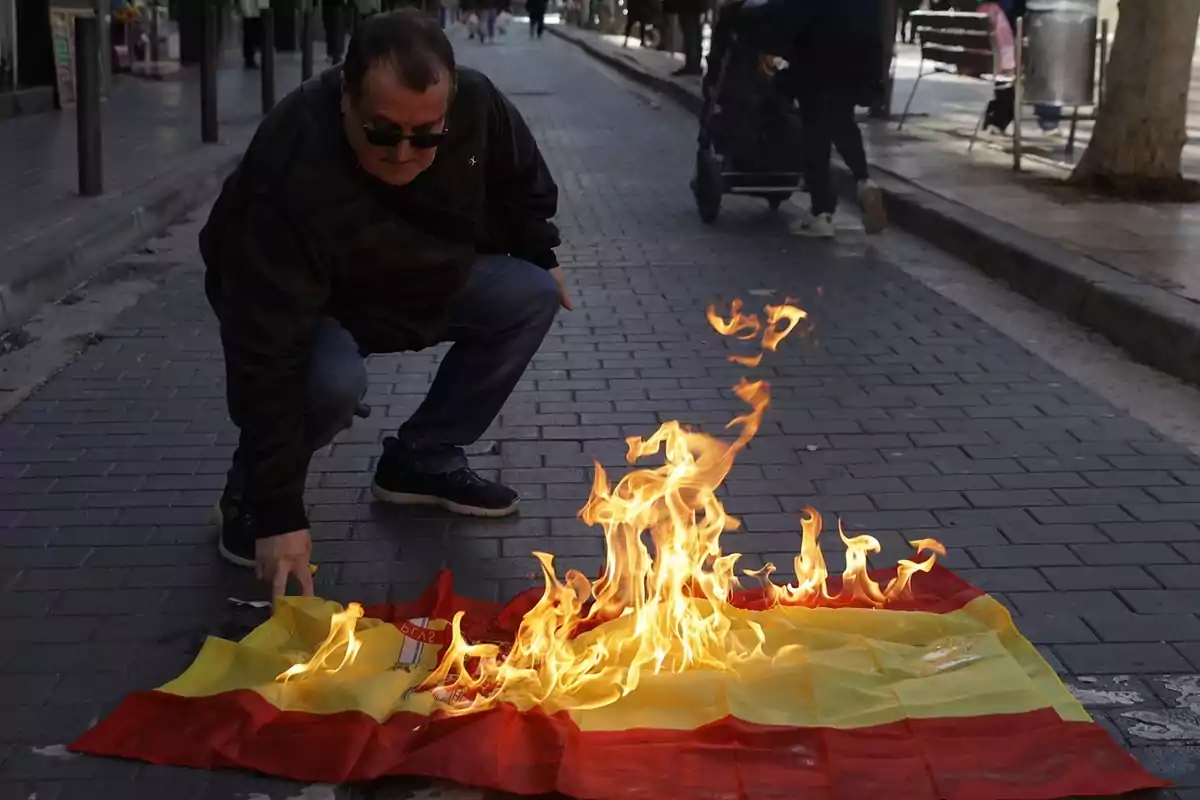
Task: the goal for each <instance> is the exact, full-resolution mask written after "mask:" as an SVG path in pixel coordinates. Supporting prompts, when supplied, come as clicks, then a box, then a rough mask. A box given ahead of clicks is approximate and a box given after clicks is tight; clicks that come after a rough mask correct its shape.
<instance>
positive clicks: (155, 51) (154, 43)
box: [150, 0, 162, 64]
mask: <svg viewBox="0 0 1200 800" xmlns="http://www.w3.org/2000/svg"><path fill="white" fill-rule="evenodd" d="M161 55H162V54H161V53H160V52H159V46H158V0H154V1H153V2H152V3H150V61H152V62H153V63H154V64H158V60H159V56H161Z"/></svg>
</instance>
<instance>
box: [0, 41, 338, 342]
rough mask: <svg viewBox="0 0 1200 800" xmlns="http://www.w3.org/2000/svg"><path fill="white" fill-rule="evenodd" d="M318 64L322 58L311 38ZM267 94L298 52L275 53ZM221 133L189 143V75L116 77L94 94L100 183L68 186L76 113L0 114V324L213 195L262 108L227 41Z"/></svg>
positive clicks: (196, 128)
mask: <svg viewBox="0 0 1200 800" xmlns="http://www.w3.org/2000/svg"><path fill="white" fill-rule="evenodd" d="M316 57H317V64H318V65H321V64H322V63H323V61H322V60H321V59H323V57H324V56H323V52H322V50H321V48H318V52H317V54H316ZM275 79H276V97H277V98H282V97H283V96H284V95H285V94H286V93H287V92H288V91H290V90H291V89H292V88H293V87H294V86H296V85H297V84H298V83H299V81H300V57H299V54H298V53H279V54H277V55H276V75H275ZM217 85H218V89H217V91H218V118H219V120H220V125H221V130H220V136H221V140H220V143H218V144H214V145H203V144H201V142H200V75H199V71H198V69H188V70H185V71H184V72H182V73H181V74H180V75H179V76H178V77H177V78H176V79H173V80H168V81H152V80H145V79H140V78H134V77H131V76H121V77H119V78H118V79H117V80H116V81H115V82H114V86H113V91H112V94H111V96H110V98H109V99H108V100H107V101H106V102H105V103H104V104H103V107H102V108H103V126H104V132H103V138H104V168H103V172H104V189H105V193H104V195H102V196H101V197H96V198H81V197H79V195H78V194H77V178H76V175H77V172H76V170H77V162H76V151H75V147H76V143H75V114H74V112H73V111H62V112H52V113H46V114H37V115H32V116H27V117H17V118H14V119H11V120H6V121H5V122H3V123H0V330H3V329H6V328H9V327H12V326H13V325H14V324H18V323H20V322H21V321H23V319H24V318H25V317H26V316H27V315H28V314H29V313H31V312H32V310H33V309H35V308H36V307H37V305H38V304H39V303H41V302H44V301H46V300H49V299H53V298H55V297H57V296H59V295H61V294H63V293H65V292H66V291H67V290H69V289H70V288H71V287H72V286H73V285H75V284H77V283H78V282H80V281H82V280H86V279H87V278H89V277H91V276H92V275H93V274H94V273H95V271H96V270H97V269H98V268H99V267H101V266H102V265H103V264H104V263H106V262H107V261H109V260H111V259H112V258H114V257H115V256H116V255H118V254H120V253H122V252H124V251H126V250H128V249H130V248H131V247H133V246H135V245H136V244H138V243H139V242H141V241H143V240H145V239H147V238H149V237H151V236H153V235H155V234H156V233H158V232H159V231H161V230H162V229H163V228H165V227H166V225H168V224H169V223H171V222H172V221H174V220H176V219H178V218H179V216H180V215H181V214H182V213H184V212H186V211H187V210H189V209H191V208H192V207H194V206H195V205H196V204H197V203H199V202H202V201H203V200H204V199H206V198H207V197H208V196H210V195H211V194H213V193H214V192H215V191H216V189H217V188H218V187H219V185H220V182H221V181H222V180H224V177H225V175H226V174H228V172H229V171H230V170H232V169H233V167H234V166H235V165H236V163H237V159H238V158H239V157H240V155H241V153H242V151H243V150H244V149H245V146H246V144H247V143H248V142H249V140H250V137H251V136H252V135H253V133H254V129H255V127H256V126H257V124H258V121H259V119H260V118H261V115H260V109H261V101H260V86H261V84H260V73H258V72H246V71H244V70H242V69H241V67H240V66H239V65H238V62H237V59H236V58H234V54H233V53H232V52H230V53H226V58H225V61H224V63H223V68H222V69H221V70H220V71H219V73H218V78H217Z"/></svg>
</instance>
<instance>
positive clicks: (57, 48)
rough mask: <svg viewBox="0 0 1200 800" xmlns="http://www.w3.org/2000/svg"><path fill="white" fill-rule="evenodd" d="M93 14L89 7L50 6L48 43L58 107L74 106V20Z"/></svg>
mask: <svg viewBox="0 0 1200 800" xmlns="http://www.w3.org/2000/svg"><path fill="white" fill-rule="evenodd" d="M94 16H95V12H93V11H91V10H90V9H80V8H61V7H58V6H51V7H50V44H51V48H52V51H53V54H54V75H55V88H56V89H57V91H58V107H59V108H73V107H74V106H75V66H76V65H75V20H76V19H77V18H79V17H94ZM101 58H103V55H102V56H101Z"/></svg>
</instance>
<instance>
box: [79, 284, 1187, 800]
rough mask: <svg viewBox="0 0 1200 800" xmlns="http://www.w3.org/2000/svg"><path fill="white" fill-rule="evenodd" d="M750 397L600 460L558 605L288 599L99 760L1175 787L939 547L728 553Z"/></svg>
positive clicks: (440, 772)
mask: <svg viewBox="0 0 1200 800" xmlns="http://www.w3.org/2000/svg"><path fill="white" fill-rule="evenodd" d="M732 312H733V313H732V318H731V319H730V320H728V321H727V320H725V319H723V318H722V317H720V316H719V315H718V314H717V313H716V311H715V309H710V310H709V319H710V321H711V322H712V324H713V327H714V328H716V329H717V330H718V331H719V332H721V333H723V334H726V335H732V336H736V337H738V338H740V339H746V340H753V339H761V345H762V348H761V352H760V353H759V354H758V355H757V356H752V357H745V356H735V357H734V359H735V360H737V361H738V363H745V364H754V365H756V364H757V363H759V360H761V358H762V354H763V353H764V352H773V351H774V350H775V349H776V347H777V346H778V344H779V342H780V341H781V340H782V339H783V338H784V337H785V336H786V335H787V334H788V333H790V332H791V331H792V330H793V329H795V327H796V326H797V324H798V323H799V322H800V321H801V320H802V319H803V318H804V316H805V315H804V312H803V311H801V310H800V309H798V308H795V307H794V306H790V305H786V304H785V305H783V306H769V307H768V308H767V315H766V324H765V325H764V324H762V323H760V322H759V320H758V319H757V317H756V316H754V315H745V314H742V312H741V309H740V305H735V306H734V307H733V309H732ZM735 392H736V394H737V396H738V397H739V398H740V399H741V400H742V401H744V402H745V403H746V404H747V406H748V409H749V410H748V411H747V412H746V413H745V414H743V415H742V416H739V417H737V418H736V419H734V420H733V421H732V422H731V423H730V427H731V428H734V429H736V436H735V438H734V439H733V440H732V441H729V442H726V441H723V440H720V439H717V438H714V437H711V436H708V435H705V434H703V433H700V432H697V431H690V430H687V429H685V428H684V427H683V426H681V425H680V424H679V423H677V422H668V423H666V424H664V425H663V426H662V427H661V428H659V430H658V431H657V432H656V433H655V434H654V435H653V436H651V437H650V438H648V439H642V438H641V437H631V438H630V439H629V440H628V446H629V453H628V460H629V462H630V463H631V464H634V463H636V462H637V461H638V460H639V459H642V458H645V457H648V456H655V455H659V454H661V456H662V458H663V464H662V465H661V466H658V467H653V468H641V469H635V470H632V471H630V472H629V473H627V474H626V475H625V476H624V477H622V478H621V480H620V481H618V482H617V483H615V484H612V483H611V482H610V481H609V478H608V476H607V475H606V474H605V472H604V470H603V469H602V468H601V467H600V466H599V465H597V466H596V474H595V480H594V483H593V486H592V493H591V497H590V498H589V500H588V502H587V504H586V505H585V506H584V508H583V510H582V511H581V512H580V516H581V517H582V518H583V519H584V520H585V521H586V522H588V523H590V524H593V525H597V526H599V527H600V528H602V529H603V531H604V537H605V543H606V545H607V557H606V561H605V565H604V569H603V572H602V573H601V574H600V576H599V577H598V578H595V579H591V578H589V577H588V576H585V575H583V574H582V573H580V572H577V571H573V570H572V571H568V572H567V573H566V574H565V575H563V576H562V577H561V578H560V577H559V576H558V574H557V572H556V570H555V568H554V559H553V556H552V555H550V554H547V553H536V554H535V555H536V556H537V558H538V560H539V561H540V563H541V566H542V572H543V577H544V588H543V589H542V590H540V591H532V592H529V593H526V594H525V595H522V596H519V597H517V598H515V599H514V600H513V601H512V602H510V603H509V604H508V605H506V606H503V607H501V606H497V605H493V604H488V603H480V602H475V601H471V600H469V599H466V598H463V597H460V596H458V595H457V594H455V592H454V590H453V585H452V581H451V577H450V576H449V574H445V573H443V574H442V575H441V576H439V577H438V579H437V580H436V581H435V583H434V584H433V585H432V586H431V588H430V589H429V590H428V591H427V592H426V593H425V595H424V596H423V597H422V598H421V599H420V600H418V601H416V602H415V603H409V604H401V605H395V606H386V607H378V608H372V609H363V608H362V607H361V606H360V605H358V604H356V603H351V604H350V605H349V606H347V607H346V608H342V607H341V606H339V605H337V604H336V603H331V602H328V601H322V600H314V599H300V598H284V599H282V600H281V601H280V602H279V603H278V604H277V605H276V608H275V611H274V613H273V615H272V617H271V619H270V620H268V621H267V622H266V623H265V624H263V625H262V626H260V627H259V628H258V629H256V630H255V631H253V632H252V633H251V634H250V635H249V636H247V637H246V638H245V639H243V640H242V641H241V642H237V643H234V642H229V641H225V640H222V639H216V638H210V639H209V640H208V641H207V643H206V644H205V646H204V648H203V649H202V650H201V652H200V654H199V655H198V656H197V658H196V661H195V662H194V663H193V665H192V666H191V667H190V668H189V669H188V670H187V671H186V672H185V673H184V674H183V675H181V676H180V677H179V678H177V679H176V680H174V681H172V682H170V683H168V684H167V685H165V686H163V687H161V688H160V689H159V690H157V691H154V692H147V693H141V694H136V695H133V696H131V697H130V698H127V699H126V700H125V702H124V703H123V704H122V705H121V706H120V707H119V708H118V709H117V710H116V712H114V713H113V714H112V715H111V716H110V717H108V718H107V719H106V720H104V721H103V722H102V723H101V724H100V725H98V726H97V727H95V728H93V729H92V730H90V731H88V732H87V733H86V734H85V735H84V736H83V737H82V738H81V739H80V740H79V741H78V742H76V743H75V744H74V745H73V746H72V747H73V749H74V750H76V751H78V752H86V753H93V754H98V755H113V756H122V757H127V758H138V759H143V760H146V761H151V762H154V763H163V764H178V765H185V766H193V767H201V768H209V769H211V768H218V767H246V768H250V769H256V770H259V771H261V772H266V773H269V774H273V775H278V776H281V777H287V778H292V779H296V780H307V781H319V782H327V783H338V782H345V781H361V780H369V779H371V778H376V777H380V776H384V775H425V776H429V777H435V778H444V779H450V780H455V781H459V782H461V783H465V784H471V785H475V786H481V787H486V788H492V789H498V790H502V791H508V792H514V793H517V794H540V793H549V792H560V793H562V794H565V795H568V796H571V797H576V798H582V799H584V800H608V799H609V798H617V797H646V798H650V797H677V798H681V800H693V799H694V800H700V799H701V798H729V800H768V799H769V798H782V797H789V798H791V797H805V798H820V799H822V800H824V799H826V798H827V799H828V800H841V799H842V798H858V797H870V796H876V795H879V796H885V795H886V796H888V797H894V798H914V800H918V799H919V800H926V799H928V800H936V799H937V798H946V800H960V799H961V800H989V798H993V799H994V800H1002V799H1008V798H1026V799H1027V800H1038V799H1039V798H1046V799H1047V800H1049V798H1059V797H1066V796H1072V795H1075V796H1078V795H1111V794H1114V793H1120V792H1125V791H1130V790H1134V789H1140V788H1146V787H1152V786H1161V785H1163V783H1162V782H1161V781H1159V780H1157V779H1155V778H1154V777H1152V776H1150V775H1148V774H1146V773H1145V772H1143V771H1142V770H1141V769H1140V768H1139V767H1138V766H1137V764H1136V762H1135V761H1134V760H1133V759H1132V758H1131V757H1130V756H1129V755H1127V754H1126V753H1124V752H1123V751H1122V750H1121V749H1120V748H1119V747H1118V746H1117V745H1115V744H1114V743H1113V742H1112V741H1111V740H1110V739H1109V738H1108V735H1107V733H1106V732H1105V731H1104V730H1103V729H1102V728H1100V727H1098V726H1096V725H1094V724H1092V722H1091V720H1090V719H1089V717H1088V715H1087V713H1086V712H1085V711H1084V710H1083V708H1082V707H1081V706H1080V705H1079V704H1078V703H1077V702H1076V701H1075V699H1074V698H1073V697H1072V696H1071V694H1070V693H1069V692H1068V691H1067V690H1066V689H1065V688H1064V687H1063V686H1062V684H1061V683H1060V682H1059V681H1058V679H1057V677H1056V676H1055V674H1054V672H1053V670H1051V669H1050V667H1049V666H1048V665H1047V664H1046V663H1045V661H1044V660H1042V658H1041V657H1040V656H1039V655H1038V653H1037V651H1036V650H1035V649H1034V647H1033V646H1032V645H1031V644H1030V643H1029V642H1027V641H1026V640H1025V639H1023V638H1022V637H1021V636H1020V634H1019V633H1018V632H1017V630H1016V629H1015V627H1014V626H1013V624H1012V620H1011V618H1010V617H1009V615H1008V613H1007V611H1006V610H1005V609H1004V607H1003V606H1001V605H1000V604H999V603H997V602H996V601H995V600H993V599H992V598H990V597H988V596H986V595H984V594H983V593H981V592H979V591H978V590H976V589H973V588H972V587H970V586H969V585H967V584H966V583H964V582H963V581H961V580H960V579H958V578H957V577H955V576H954V575H953V574H951V573H950V572H949V571H947V570H946V569H944V568H942V567H940V566H937V565H936V563H935V561H936V557H937V555H938V554H944V552H945V551H944V549H943V548H942V546H941V545H940V544H939V543H938V542H936V541H934V540H931V539H924V540H918V541H915V542H913V543H912V545H913V547H914V549H915V550H916V552H917V558H918V559H919V560H902V561H901V562H899V564H898V565H897V566H896V567H895V568H894V569H891V570H887V571H882V572H875V573H872V572H869V571H868V569H867V559H868V556H870V555H871V554H873V553H877V552H879V550H880V546H879V542H878V541H877V540H875V539H874V538H873V537H871V536H869V535H860V536H855V537H852V538H851V537H848V536H846V535H845V534H844V533H842V531H841V529H840V527H839V529H838V535H839V536H840V538H841V542H842V545H843V546H844V547H845V549H846V568H845V570H844V571H843V573H842V575H841V576H835V577H831V576H830V575H829V574H828V570H827V568H826V564H825V560H824V556H823V554H822V551H821V548H820V546H819V537H820V536H821V531H822V527H823V523H822V520H821V517H820V515H819V514H817V513H816V512H815V511H813V510H811V509H809V510H808V511H807V513H806V516H805V517H803V518H802V519H801V520H800V526H801V531H802V535H801V542H800V552H799V555H797V556H796V559H795V572H796V580H795V582H794V583H791V584H787V585H780V584H778V583H776V582H774V581H773V580H772V574H773V572H774V566H773V565H766V566H765V567H763V568H762V569H760V570H756V571H746V570H739V568H738V564H737V562H738V560H739V555H738V554H736V553H725V552H724V550H723V548H722V540H721V537H722V534H723V533H725V532H726V531H732V530H736V529H737V528H738V522H737V520H736V519H734V518H733V517H731V516H729V515H728V514H727V513H726V512H725V509H724V507H723V506H722V504H721V502H720V500H719V499H718V498H717V496H716V490H717V488H718V487H719V486H720V485H721V482H722V481H723V480H724V479H725V476H726V475H727V474H728V473H729V471H730V469H731V468H732V467H733V464H734V460H735V458H736V456H737V454H738V452H740V451H741V450H742V449H743V448H745V447H746V445H747V444H749V442H750V441H751V439H752V438H753V436H754V434H755V432H756V431H757V430H758V428H759V425H760V423H761V420H762V416H763V414H764V412H765V411H766V409H767V407H768V405H769V401H770V396H769V391H768V387H767V385H766V384H765V383H763V382H761V381H758V382H750V381H742V382H741V383H739V384H738V386H736V387H735ZM732 540H733V541H734V542H736V538H733V539H732ZM739 575H741V576H742V577H743V578H745V577H749V578H751V581H748V582H747V583H746V584H743V582H742V580H740V579H739ZM751 584H752V585H751Z"/></svg>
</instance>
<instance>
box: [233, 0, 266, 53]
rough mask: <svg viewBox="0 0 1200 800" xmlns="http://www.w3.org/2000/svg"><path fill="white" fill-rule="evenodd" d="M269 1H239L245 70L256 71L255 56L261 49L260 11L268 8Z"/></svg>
mask: <svg viewBox="0 0 1200 800" xmlns="http://www.w3.org/2000/svg"><path fill="white" fill-rule="evenodd" d="M270 7H271V3H270V0H241V8H240V11H241V12H242V64H243V66H245V68H246V69H258V61H257V60H256V59H255V55H256V54H257V53H259V52H261V51H262V48H263V44H264V43H263V24H262V10H263V9H264V8H270Z"/></svg>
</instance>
